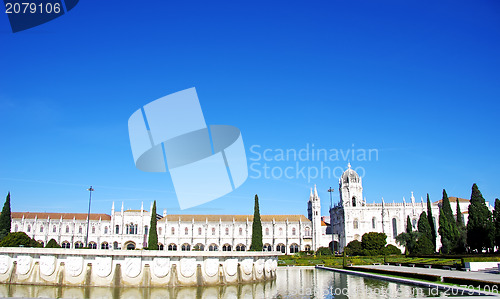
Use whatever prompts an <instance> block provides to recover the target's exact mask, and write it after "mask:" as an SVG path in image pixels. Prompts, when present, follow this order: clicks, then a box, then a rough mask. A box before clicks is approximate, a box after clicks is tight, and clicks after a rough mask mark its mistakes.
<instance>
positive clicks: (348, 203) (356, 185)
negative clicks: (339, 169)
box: [339, 163, 364, 207]
mask: <svg viewBox="0 0 500 299" xmlns="http://www.w3.org/2000/svg"><path fill="white" fill-rule="evenodd" d="M339 193H340V203H341V204H342V206H343V207H361V206H363V205H364V201H363V186H362V183H361V178H360V177H359V175H358V174H357V173H356V171H354V170H353V169H351V163H349V164H348V165H347V170H346V171H344V173H343V174H342V177H341V178H340V179H339Z"/></svg>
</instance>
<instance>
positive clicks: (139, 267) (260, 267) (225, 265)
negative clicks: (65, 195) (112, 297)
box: [0, 247, 278, 287]
mask: <svg viewBox="0 0 500 299" xmlns="http://www.w3.org/2000/svg"><path fill="white" fill-rule="evenodd" d="M277 261H278V257H277V254H276V253H273V252H251V251H245V252H233V251H230V252H228V251H224V252H220V251H211V252H210V251H181V252H170V251H147V250H128V251H122V250H116V251H110V250H95V249H59V248H57V249H48V248H8V247H5V248H0V283H12V284H30V285H56V286H113V287H161V286H208V285H221V284H224V285H225V284H239V283H247V282H257V281H264V280H272V279H275V278H276V269H277V264H278V263H277Z"/></svg>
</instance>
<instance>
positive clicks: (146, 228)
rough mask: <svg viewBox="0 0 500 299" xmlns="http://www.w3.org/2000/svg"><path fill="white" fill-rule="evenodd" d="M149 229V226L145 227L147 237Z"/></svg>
mask: <svg viewBox="0 0 500 299" xmlns="http://www.w3.org/2000/svg"><path fill="white" fill-rule="evenodd" d="M148 229H149V227H148V226H147V225H145V226H144V234H145V235H146V236H147V235H148Z"/></svg>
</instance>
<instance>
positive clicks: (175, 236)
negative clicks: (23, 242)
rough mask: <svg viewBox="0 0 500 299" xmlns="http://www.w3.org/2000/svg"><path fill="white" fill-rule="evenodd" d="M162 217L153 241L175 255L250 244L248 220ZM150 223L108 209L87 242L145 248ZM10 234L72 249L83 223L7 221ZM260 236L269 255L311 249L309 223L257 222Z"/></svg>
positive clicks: (143, 214)
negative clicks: (106, 216)
mask: <svg viewBox="0 0 500 299" xmlns="http://www.w3.org/2000/svg"><path fill="white" fill-rule="evenodd" d="M165 219H166V217H164V218H163V219H162V220H160V221H158V222H157V232H158V242H159V244H160V246H162V247H163V250H168V249H169V245H175V247H176V248H177V249H176V250H177V251H182V245H189V249H190V250H193V249H194V248H195V246H196V245H199V246H200V247H201V246H202V247H203V250H204V251H208V250H209V249H210V245H215V246H217V249H218V250H219V251H222V250H223V248H224V246H226V248H229V247H230V248H231V249H230V250H231V251H236V250H238V249H239V250H242V251H246V250H248V249H249V248H250V245H251V241H252V222H250V221H239V222H238V221H231V222H224V221H216V222H206V221H203V222H194V221H166V220H165ZM150 220H151V215H150V212H148V211H145V210H143V209H141V210H124V209H123V207H122V209H121V211H114V205H113V208H112V213H111V220H102V219H100V220H91V221H90V226H89V244H90V245H94V246H95V247H96V248H97V249H108V250H113V249H127V247H128V246H130V247H131V248H132V247H133V248H134V249H141V248H143V247H145V245H147V237H148V230H149V225H150ZM130 227H133V229H130ZM172 229H173V230H174V231H173V233H172ZM226 229H227V233H226ZM11 230H12V232H16V231H23V232H25V233H26V234H28V236H30V237H32V238H34V239H35V240H37V241H40V242H43V244H47V242H48V241H49V240H50V239H55V240H56V241H57V242H58V243H59V244H61V245H64V246H68V247H69V248H72V249H73V248H75V247H77V246H79V247H83V246H85V236H86V233H87V220H76V219H71V220H68V219H12V226H11ZM117 232H118V233H117ZM262 236H263V244H264V245H266V249H267V248H268V247H270V249H271V251H280V252H282V253H286V254H289V253H293V252H292V247H293V248H295V246H296V247H297V250H298V251H303V250H307V249H312V248H313V245H312V237H313V227H312V224H311V222H309V221H304V222H301V221H274V222H262ZM325 246H328V243H327V244H326V245H325ZM172 247H173V246H172ZM186 247H187V246H186Z"/></svg>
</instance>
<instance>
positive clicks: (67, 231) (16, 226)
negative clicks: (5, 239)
mask: <svg viewBox="0 0 500 299" xmlns="http://www.w3.org/2000/svg"><path fill="white" fill-rule="evenodd" d="M34 230H35V229H33V231H34ZM96 230H97V228H96V226H92V228H91V229H90V233H92V234H95V233H96ZM18 231H19V225H18V224H16V225H14V232H18ZM38 231H39V232H40V233H43V232H44V231H45V226H44V225H43V224H42V225H40V226H38ZM70 231H71V230H70V227H69V225H66V228H65V232H66V233H67V234H69V233H70ZM108 231H109V228H108V227H107V226H105V227H104V234H108ZM26 232H28V233H31V224H28V226H26ZM52 232H53V233H57V232H58V230H57V226H56V225H53V226H52ZM59 232H61V231H60V230H59ZM78 233H79V234H83V233H84V227H83V226H81V225H80V226H79V227H78Z"/></svg>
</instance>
